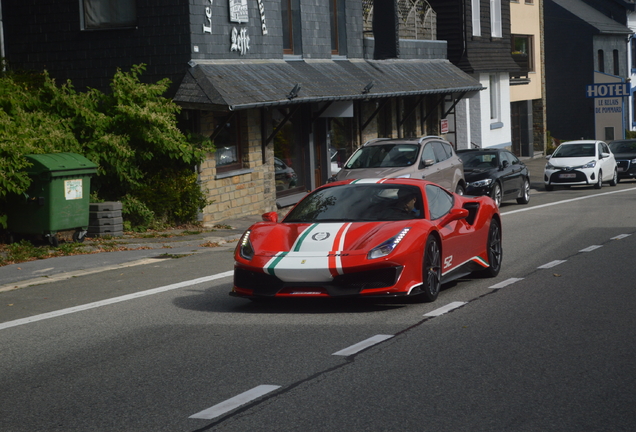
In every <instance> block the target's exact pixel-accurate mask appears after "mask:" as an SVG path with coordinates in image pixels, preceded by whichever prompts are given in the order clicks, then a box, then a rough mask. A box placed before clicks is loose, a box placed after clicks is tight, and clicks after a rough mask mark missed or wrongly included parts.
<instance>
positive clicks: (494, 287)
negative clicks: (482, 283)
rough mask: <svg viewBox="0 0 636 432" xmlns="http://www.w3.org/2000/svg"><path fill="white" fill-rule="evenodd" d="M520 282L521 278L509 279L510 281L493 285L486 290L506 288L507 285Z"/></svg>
mask: <svg viewBox="0 0 636 432" xmlns="http://www.w3.org/2000/svg"><path fill="white" fill-rule="evenodd" d="M520 280H523V278H510V279H506V280H505V281H503V282H499V283H498V284H495V285H493V286H491V287H488V288H492V289H498V288H503V287H507V286H508V285H511V284H513V283H515V282H519V281H520Z"/></svg>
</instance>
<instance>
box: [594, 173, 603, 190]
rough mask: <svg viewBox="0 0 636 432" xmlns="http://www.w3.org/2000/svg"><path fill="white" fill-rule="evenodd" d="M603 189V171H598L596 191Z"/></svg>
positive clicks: (595, 184)
mask: <svg viewBox="0 0 636 432" xmlns="http://www.w3.org/2000/svg"><path fill="white" fill-rule="evenodd" d="M602 187H603V171H601V170H599V171H598V181H597V182H596V183H594V189H600V188H602Z"/></svg>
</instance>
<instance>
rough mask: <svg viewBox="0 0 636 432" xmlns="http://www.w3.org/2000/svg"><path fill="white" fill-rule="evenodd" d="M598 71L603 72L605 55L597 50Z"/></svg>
mask: <svg viewBox="0 0 636 432" xmlns="http://www.w3.org/2000/svg"><path fill="white" fill-rule="evenodd" d="M598 71H599V72H605V54H603V50H598Z"/></svg>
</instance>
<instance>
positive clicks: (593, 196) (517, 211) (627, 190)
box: [501, 188, 636, 216]
mask: <svg viewBox="0 0 636 432" xmlns="http://www.w3.org/2000/svg"><path fill="white" fill-rule="evenodd" d="M630 191H636V188H630V189H622V190H617V191H612V192H604V193H598V194H594V195H587V196H584V197H579V198H572V199H568V200H563V201H556V202H553V203H548V204H541V205H538V206H534V207H526V208H522V209H519V210H512V211H509V212H504V213H501V215H502V216H506V215H511V214H514V213H521V212H527V211H531V210H537V209H540V208H544V207H551V206H555V205H560V204H567V203H571V202H574V201H580V200H584V199H589V198H597V197H600V196H605V195H612V194H617V193H623V192H630Z"/></svg>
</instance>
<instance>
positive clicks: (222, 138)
mask: <svg viewBox="0 0 636 432" xmlns="http://www.w3.org/2000/svg"><path fill="white" fill-rule="evenodd" d="M214 123H215V128H216V130H217V131H218V132H217V134H216V136H215V138H214V147H215V148H216V151H215V152H214V158H215V160H216V172H217V173H222V172H227V171H234V170H237V169H241V168H243V166H242V162H241V160H242V159H241V134H240V125H239V116H238V115H234V116H231V117H229V118H228V115H227V114H225V113H219V114H215V115H214ZM218 128H220V130H219V129H218Z"/></svg>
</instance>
